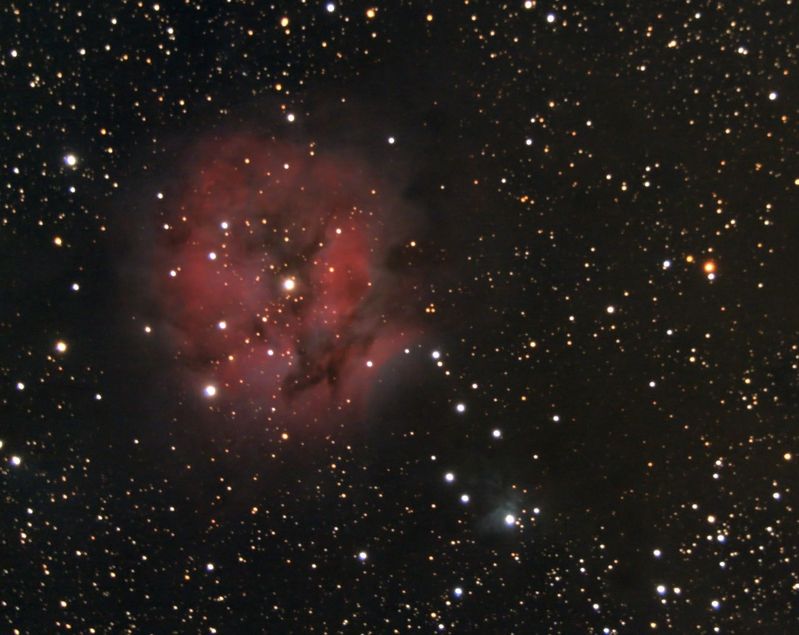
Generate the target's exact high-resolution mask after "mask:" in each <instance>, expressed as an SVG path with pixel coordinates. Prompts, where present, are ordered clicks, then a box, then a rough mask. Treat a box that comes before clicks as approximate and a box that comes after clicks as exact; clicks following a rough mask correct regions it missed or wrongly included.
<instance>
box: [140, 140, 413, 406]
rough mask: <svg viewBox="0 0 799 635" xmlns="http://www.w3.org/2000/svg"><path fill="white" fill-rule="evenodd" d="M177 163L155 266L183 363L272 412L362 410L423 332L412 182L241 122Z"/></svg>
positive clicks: (204, 390) (162, 201) (163, 206)
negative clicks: (385, 370) (407, 190)
mask: <svg viewBox="0 0 799 635" xmlns="http://www.w3.org/2000/svg"><path fill="white" fill-rule="evenodd" d="M178 172H179V176H178V179H177V182H172V183H171V184H170V187H169V188H167V189H166V194H164V193H158V194H157V195H156V201H155V206H156V208H157V214H156V217H155V218H154V219H153V223H157V227H156V228H155V232H156V233H155V236H154V237H153V236H152V234H149V235H150V236H151V238H150V239H151V240H152V241H153V244H152V249H151V250H149V251H147V253H148V254H149V255H148V257H147V262H146V263H145V264H144V266H145V268H147V276H146V280H147V284H148V286H149V290H150V291H151V297H152V298H153V299H154V300H155V302H154V304H153V308H154V310H155V313H156V314H157V315H158V320H159V322H160V323H161V324H162V326H166V327H167V328H168V337H167V338H166V340H165V341H166V342H167V346H168V347H170V348H172V349H173V352H174V358H173V359H174V368H173V369H172V370H175V371H177V372H178V373H180V374H182V375H183V373H189V374H190V375H191V376H192V383H193V385H195V386H196V393H197V395H198V396H200V397H203V398H206V399H210V400H213V402H215V403H216V402H218V403H228V402H230V403H231V404H232V407H236V408H241V407H242V405H243V404H245V403H246V404H249V406H250V407H252V408H253V410H254V411H255V412H257V413H262V414H263V415H265V417H266V418H268V419H269V420H275V419H279V420H280V421H281V422H285V421H286V419H287V418H293V419H298V418H299V419H301V420H303V421H305V422H307V421H309V420H322V419H329V420H332V418H333V415H335V414H336V413H349V416H352V415H353V414H355V415H359V414H362V413H363V409H364V408H365V406H366V404H367V402H368V401H369V398H370V394H371V393H372V387H373V384H374V382H375V381H376V378H379V377H380V369H381V367H382V366H383V365H384V364H385V363H386V362H387V361H389V360H391V359H392V358H394V357H395V356H397V355H400V354H402V353H403V351H404V349H406V348H407V347H409V346H411V345H412V344H413V342H414V341H416V340H417V339H418V338H419V337H420V335H421V325H420V324H419V321H418V319H414V318H413V315H414V314H415V313H418V312H416V311H414V310H413V309H412V308H411V306H412V305H413V302H409V299H410V298H412V297H413V293H414V288H415V286H416V285H417V280H416V277H415V276H416V275H417V272H418V268H415V267H413V266H412V262H411V258H412V251H413V246H414V245H415V243H414V241H413V239H412V237H411V235H410V232H411V228H412V227H413V225H414V222H413V220H412V219H413V215H412V213H411V211H410V209H409V207H408V206H407V205H405V204H403V201H402V193H401V192H399V191H397V189H396V186H395V184H394V183H391V182H386V180H385V179H382V180H381V179H378V178H376V177H375V176H374V175H373V174H372V173H371V172H370V170H369V169H368V167H367V166H366V165H365V162H361V163H358V162H357V161H356V160H353V158H352V157H351V154H350V153H343V152H340V153H336V152H325V151H317V150H316V149H315V145H314V144H309V145H307V146H301V145H298V144H291V143H282V142H277V141H274V140H271V139H267V138H257V137H254V136H252V135H246V134H241V133H235V134H228V135H226V136H224V138H215V139H213V140H207V141H203V142H200V143H198V144H196V145H195V146H194V147H192V148H191V149H190V151H189V152H188V156H187V160H185V161H183V162H182V164H181V169H180V170H179V171H178ZM183 376H184V377H185V375H183Z"/></svg>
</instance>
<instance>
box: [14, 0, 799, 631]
mask: <svg viewBox="0 0 799 635" xmlns="http://www.w3.org/2000/svg"><path fill="white" fill-rule="evenodd" d="M375 6H376V7H377V13H376V16H375V18H374V19H367V18H366V15H365V12H366V10H367V8H368V6H367V5H365V4H359V3H341V4H339V3H336V7H335V11H334V12H332V13H328V12H327V11H326V9H325V5H324V3H310V2H309V3H306V4H300V3H291V4H285V5H280V6H278V5H275V6H273V5H267V4H260V3H252V4H251V3H232V4H226V3H215V2H208V3H202V4H195V5H185V4H171V3H170V4H167V3H164V4H162V5H161V6H160V8H159V10H157V11H156V10H155V9H154V8H153V6H152V5H151V4H147V5H141V6H137V5H136V4H131V3H120V4H112V5H107V4H101V3H91V2H90V3H86V5H85V6H78V5H64V6H60V5H51V4H47V3H35V4H31V5H27V4H24V5H23V4H17V5H9V7H7V8H4V9H3V14H2V19H0V40H1V41H3V42H4V43H5V44H4V50H3V54H2V65H0V82H1V84H0V85H1V86H2V91H3V93H2V94H3V96H2V98H0V103H2V118H1V119H2V121H1V122H0V134H2V137H1V138H2V140H3V160H2V163H3V165H2V167H3V174H4V183H3V195H2V200H3V210H2V214H1V215H0V245H1V246H2V249H0V275H2V279H3V285H2V287H0V288H1V289H2V293H1V295H0V378H2V382H0V404H2V417H1V421H2V422H1V423H0V440H2V442H3V446H2V448H0V453H2V455H3V461H4V462H3V467H2V468H0V477H1V478H2V486H3V495H2V502H3V509H4V517H5V520H4V523H3V531H2V533H1V534H0V540H2V544H0V548H1V550H2V553H3V555H2V556H0V576H2V578H1V579H2V585H1V587H2V591H0V620H2V624H3V628H4V629H5V630H7V631H8V632H15V630H14V629H17V631H18V632H21V633H46V632H61V631H64V630H67V624H69V625H70V629H71V630H72V632H91V631H90V630H89V629H90V628H94V629H95V632H100V633H102V632H114V633H116V632H125V633H127V632H130V633H139V632H142V633H171V632H181V633H183V632H198V633H199V632H204V633H208V632H219V633H225V632H235V633H250V632H252V633H258V632H269V633H283V632H285V633H298V632H309V633H311V632H313V633H338V632H346V633H383V632H395V631H396V632H405V631H411V632H442V631H443V632H453V633H472V632H474V633H531V632H532V633H539V632H541V633H544V632H547V633H602V632H603V629H605V628H607V629H610V630H608V631H607V632H616V633H643V632H658V631H667V632H676V633H685V632H689V631H690V632H712V631H713V629H714V628H715V627H718V628H719V629H720V632H731V633H760V632H762V633H771V632H791V631H792V628H791V625H792V624H795V621H796V602H797V597H796V593H797V586H796V585H797V584H799V570H797V565H796V562H797V557H799V554H797V545H799V542H797V532H796V526H797V525H796V520H797V519H796V509H795V505H796V503H795V495H796V494H795V483H796V482H797V479H796V461H797V459H796V451H797V450H796V423H795V421H796V415H797V399H798V398H799V391H798V390H797V387H798V386H799V384H798V383H797V368H796V364H797V363H799V351H798V350H797V348H796V347H797V346H799V338H798V337H797V323H798V322H797V320H799V305H798V304H797V301H796V298H797V291H798V290H799V289H797V283H796V280H797V278H796V271H797V264H799V263H797V256H796V253H797V240H796V236H797V231H799V226H797V223H798V222H799V221H797V216H796V213H795V211H796V204H797V193H799V188H797V186H796V184H795V179H797V178H799V171H797V168H796V164H797V161H796V156H797V141H796V140H797V129H796V120H797V112H796V103H797V99H798V98H799V95H797V88H796V87H797V83H796V80H795V75H796V73H797V68H796V54H797V45H796V42H797V38H796V27H795V24H796V21H795V11H794V10H793V7H791V6H788V5H786V4H784V3H773V4H772V3H758V2H747V3H740V4H730V5H722V4H717V3H692V4H690V5H688V4H685V3H665V4H663V3H657V4H655V3H615V4H613V5H612V6H611V4H610V3H588V4H583V3H579V4H577V3H575V4H567V5H557V6H555V5H552V6H545V5H544V4H543V3H538V4H537V6H536V7H535V8H533V9H531V10H525V9H524V8H523V3H522V2H518V3H507V4H498V3H488V2H486V3H478V2H470V3H468V4H466V3H426V4H420V3H416V2H398V3H390V4H385V5H375ZM550 12H553V13H554V14H555V15H556V19H555V21H554V22H553V23H549V22H547V18H546V16H547V14H548V13H550ZM696 13H699V14H700V17H699V18H697V17H695V14H696ZM428 14H431V15H432V16H433V19H432V21H428V20H427V17H426V16H427V15H428ZM284 16H288V17H289V20H290V21H289V29H290V33H289V34H288V35H286V33H285V29H284V28H283V27H281V26H280V20H281V18H282V17H284ZM112 18H115V19H116V21H117V23H116V24H115V25H113V24H112V22H111V20H112ZM733 23H734V25H733ZM650 26H651V27H652V29H651V31H650V34H649V35H647V28H648V27H650ZM170 27H171V28H172V29H173V34H174V40H172V39H170V34H169V33H168V31H167V28H170ZM248 30H252V31H253V35H249V34H248V33H247V31H248ZM373 32H374V33H376V36H375V37H372V33H373ZM672 41H675V42H676V44H675V45H674V46H670V42H672ZM322 42H326V43H327V46H325V47H323V46H322ZM106 45H109V46H110V51H106V50H105V46H106ZM159 47H160V48H159ZM739 47H745V48H746V50H747V53H746V54H743V53H739V52H737V51H738V49H739ZM81 49H85V54H81V53H80V50H81ZM12 50H15V51H17V56H16V57H13V56H12V54H11V51H12ZM165 50H169V51H170V54H169V55H166V53H165ZM367 51H368V54H367ZM123 55H127V56H128V59H127V60H126V61H121V60H120V57H121V56H123ZM148 58H149V59H150V63H148V62H147V59H148ZM642 69H643V70H642ZM59 72H60V73H61V77H60V78H59V77H58V73H59ZM36 77H38V78H39V80H38V81H37V80H36ZM31 82H34V84H35V86H34V87H32V86H31ZM277 83H280V84H281V86H282V90H280V91H277V90H276V89H275V85H276V84H277ZM771 91H775V92H776V94H777V97H776V98H775V99H773V100H772V99H770V98H769V93H770V92H771ZM208 97H210V98H211V99H210V100H209V99H208ZM342 99H344V100H345V102H344V103H342ZM180 100H184V102H185V105H183V106H182V105H181V104H180ZM285 112H292V113H295V114H296V116H297V120H296V122H294V123H292V124H289V123H287V122H286V119H285ZM538 117H540V118H542V119H543V121H544V123H543V124H542V123H541V122H540V121H537V122H531V119H533V118H536V119H538ZM587 121H590V122H591V125H590V126H589V125H587V123H586V122H587ZM101 128H104V129H106V130H107V131H108V134H105V135H102V134H100V132H99V131H100V129H101ZM232 130H235V131H250V132H251V133H252V134H253V136H255V137H262V136H270V135H273V136H275V138H277V139H282V140H286V141H292V142H299V143H309V142H311V141H313V142H316V143H317V146H318V149H319V152H320V153H325V152H327V151H331V152H342V151H346V152H347V153H350V154H352V155H354V156H358V157H359V158H360V159H361V160H362V161H364V162H366V163H368V164H369V165H371V166H373V167H374V168H375V169H376V171H378V172H380V173H381V174H385V175H387V176H392V175H395V176H396V179H397V181H398V183H400V184H401V187H398V191H399V192H400V195H401V197H402V199H403V202H404V204H406V205H408V206H409V207H412V208H413V209H414V210H415V211H416V213H418V214H419V215H420V216H421V218H422V219H423V222H422V223H421V224H420V226H421V227H422V228H423V230H422V231H421V232H420V236H419V237H418V242H419V243H420V254H419V258H420V261H421V262H422V263H423V267H424V271H425V272H426V273H425V276H421V277H420V278H421V279H420V284H419V287H418V293H417V295H415V296H414V297H409V298H408V303H409V305H411V306H416V307H418V311H419V313H420V314H424V307H425V306H427V305H428V304H429V303H431V302H432V303H435V306H436V313H435V314H433V315H432V316H426V317H424V319H425V320H426V322H425V324H426V331H427V336H426V338H425V339H424V341H423V343H422V345H421V347H420V349H419V351H418V352H416V353H414V356H413V357H412V359H411V360H410V361H407V362H404V361H403V362H402V364H398V365H397V366H396V367H389V368H388V369H387V370H386V376H385V378H384V382H385V387H384V388H381V389H380V390H379V391H378V392H377V396H376V401H375V403H374V404H373V407H372V408H371V409H370V412H369V415H368V416H367V417H365V418H363V419H361V420H357V421H351V422H347V424H346V425H342V426H336V427H333V428H331V427H324V426H321V427H319V428H311V429H294V430H293V429H291V428H290V427H281V426H278V425H272V424H269V425H264V424H263V423H261V422H250V421H246V420H242V418H236V417H231V416H229V413H226V412H224V411H220V410H215V409H211V410H209V408H208V405H207V403H206V402H205V401H204V400H203V399H202V397H201V396H200V395H199V394H198V393H197V390H196V386H192V385H183V384H181V381H180V379H179V378H176V377H173V376H170V360H169V356H168V353H166V350H167V347H166V346H165V345H163V344H164V342H163V341H162V340H160V338H161V337H162V336H161V335H160V334H158V333H156V334H155V336H154V337H152V338H150V339H145V338H144V337H143V333H142V328H143V325H144V324H145V323H147V320H148V319H154V318H155V319H157V317H158V316H152V315H149V316H148V315H144V314H143V313H144V311H139V310H138V309H137V307H140V306H141V305H140V303H138V301H137V299H136V298H137V297H138V293H139V291H140V290H138V289H129V288H128V287H127V285H128V284H129V281H130V280H131V276H130V273H131V269H132V270H133V271H134V273H136V272H138V271H139V270H142V271H145V272H146V267H147V258H146V257H144V258H143V257H142V254H140V253H139V254H135V253H131V245H133V246H134V247H135V245H136V240H140V239H141V236H147V232H148V231H152V230H150V229H148V226H155V225H157V223H158V220H159V219H158V217H157V215H156V213H155V211H154V209H155V208H154V207H153V209H152V210H151V209H148V205H147V201H148V200H152V194H153V193H154V192H156V191H159V188H161V187H163V185H164V184H165V183H166V184H169V183H170V181H173V180H179V179H180V174H181V172H182V171H183V170H185V169H186V165H185V164H182V163H181V157H184V156H185V153H186V151H187V149H190V148H192V147H193V146H194V144H196V143H197V141H198V140H202V139H208V138H211V137H214V136H215V135H218V136H219V137H220V138H224V136H225V135H226V134H228V133H229V132H230V131H232ZM727 130H729V132H727ZM388 136H394V137H396V140H397V141H396V144H395V145H389V144H387V143H386V139H387V137H388ZM526 139H532V144H531V145H529V146H528V145H527V144H526V142H525V140H526ZM109 147H110V148H113V151H112V152H108V150H107V148H109ZM342 149H344V150H342ZM68 153H74V154H75V155H76V157H78V164H77V166H76V167H75V168H74V169H73V168H69V167H67V166H65V165H64V162H63V157H64V156H65V155H66V154H68ZM14 168H18V173H16V172H14ZM647 168H649V169H648V170H647ZM608 174H610V175H612V176H611V178H610V179H608V178H606V175H608ZM106 175H108V176H107V178H106ZM645 181H646V182H649V186H646V185H645V184H644V182H645ZM115 183H116V184H118V186H117V187H114V185H113V184H115ZM622 183H624V184H626V187H625V188H622ZM70 186H75V188H76V192H75V193H71V192H70V191H69V189H68V188H69V187H70ZM148 197H149V198H148ZM524 197H527V198H524ZM531 200H532V201H534V202H532V203H531V202H530V201H531ZM719 200H720V201H722V202H721V203H719V202H718V201H719ZM767 206H770V208H767ZM718 208H720V209H721V210H722V211H721V213H717V209H718ZM732 219H734V220H735V223H734V224H732V225H731V224H730V223H731V220H732ZM766 222H768V224H766ZM131 232H132V233H134V234H135V236H134V240H133V241H131V240H130V235H129V234H130V233H131ZM137 232H138V233H137ZM55 236H59V237H61V238H62V240H63V245H62V246H61V247H57V246H55V245H54V237H55ZM689 255H690V256H692V257H693V262H688V261H687V257H688V256H689ZM666 259H668V260H670V262H671V266H670V267H669V268H666V269H664V267H663V261H664V260H666ZM707 260H712V261H713V262H714V263H715V264H716V266H717V276H716V279H715V280H712V281H710V280H708V279H707V277H706V275H705V274H704V272H703V271H702V264H703V263H704V262H705V261H707ZM133 279H135V276H134V277H133ZM73 282H78V283H79V284H80V290H79V291H78V292H73V291H72V290H71V284H72V283H73ZM760 284H762V287H759V286H758V285H760ZM655 298H657V299H656V300H655ZM608 306H613V307H614V309H615V311H614V313H612V314H609V313H608V312H607V310H606V307H608ZM572 318H573V319H572ZM667 329H672V330H673V334H672V335H667V333H666V331H667ZM62 339H63V340H64V341H66V342H68V344H69V350H68V351H67V353H66V354H65V355H59V354H57V353H55V352H54V345H55V342H56V341H58V340H62ZM531 341H535V343H536V346H535V348H532V347H530V345H529V342H531ZM159 342H161V343H160V344H159ZM432 350H440V351H441V352H442V354H443V361H444V362H445V365H444V369H443V370H448V371H450V374H449V375H445V374H444V373H443V371H442V369H439V368H437V367H436V365H435V363H434V362H433V361H432V359H431V357H430V353H431V351H432ZM691 359H693V360H694V361H691ZM746 379H748V380H749V383H745V380H746ZM650 381H654V382H655V384H656V385H655V387H654V388H651V387H650V386H649V382H650ZM18 382H23V383H24V385H25V387H24V390H18V389H17V383H18ZM473 382H474V383H476V384H477V386H478V388H477V389H472V388H471V387H470V386H471V384H472V383H473ZM97 393H99V394H101V395H102V399H101V400H99V401H98V400H97V399H96V398H95V394H97ZM754 394H756V395H757V398H756V399H755V400H754V402H755V403H754V405H753V407H752V408H751V409H748V408H747V406H749V405H752V404H753V397H752V395H754ZM522 397H524V400H522ZM459 402H463V403H465V404H466V406H467V411H466V413H464V414H463V415H461V414H458V413H456V411H455V404H456V403H459ZM555 415H557V416H558V418H559V419H558V421H554V420H553V416H555ZM494 429H499V430H501V438H495V437H493V436H492V431H493V430H494ZM284 430H287V432H288V435H289V438H288V439H287V440H284V439H282V438H281V433H282V432H283V431H284ZM433 455H434V456H435V457H436V459H435V460H431V456H433ZM15 456H16V457H20V459H21V464H20V465H14V464H13V462H12V461H13V459H12V457H15ZM786 457H789V458H786ZM717 461H720V463H717ZM333 465H335V467H333ZM189 466H190V467H189ZM450 471H451V472H453V473H454V474H455V475H456V480H455V483H453V484H448V483H447V482H446V481H445V479H444V474H445V473H446V472H450ZM714 474H715V475H717V477H715V478H714ZM228 488H230V489H228ZM461 493H468V494H469V497H470V501H469V504H468V505H464V504H461V503H460V501H459V496H460V495H461ZM775 493H778V494H779V496H780V498H779V499H775V498H774V494H775ZM344 495H346V496H344ZM692 505H696V508H695V509H694V508H692ZM534 508H540V510H541V512H540V514H535V513H534V512H533V509H534ZM172 509H174V511H172ZM28 510H31V511H28ZM253 510H255V511H253ZM508 513H510V514H513V515H514V516H515V518H516V520H517V524H515V525H514V526H512V527H507V526H505V524H504V522H503V518H504V516H505V515H506V514H508ZM709 516H712V517H713V518H714V522H712V523H711V522H710V521H709ZM768 528H770V529H768ZM23 534H24V535H25V537H24V538H23V537H22V536H23ZM719 535H722V536H723V537H724V542H721V541H719V539H718V536H719ZM655 549H659V550H660V551H661V552H662V556H661V557H655V556H654V555H653V551H654V550H655ZM361 551H364V552H365V553H367V554H368V556H367V558H366V560H363V561H361V560H360V559H359V558H358V554H359V552H361ZM78 552H80V555H78ZM208 563H213V565H214V566H213V569H212V570H210V569H209V568H208V567H207V564H208ZM721 563H724V564H723V566H722V565H721ZM661 584H663V585H665V587H666V592H665V595H663V596H661V594H660V593H659V592H658V591H657V588H658V585H661ZM675 587H678V588H679V589H680V593H676V592H675V590H674V589H675ZM456 588H459V589H462V596H461V595H456V591H455V589H456ZM714 601H715V602H718V603H719V604H718V605H713V604H712V602H714ZM62 602H63V603H62ZM595 604H596V605H598V608H594V605H595ZM652 624H654V625H655V626H654V627H653V626H652ZM211 629H216V631H212V630H211Z"/></svg>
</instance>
